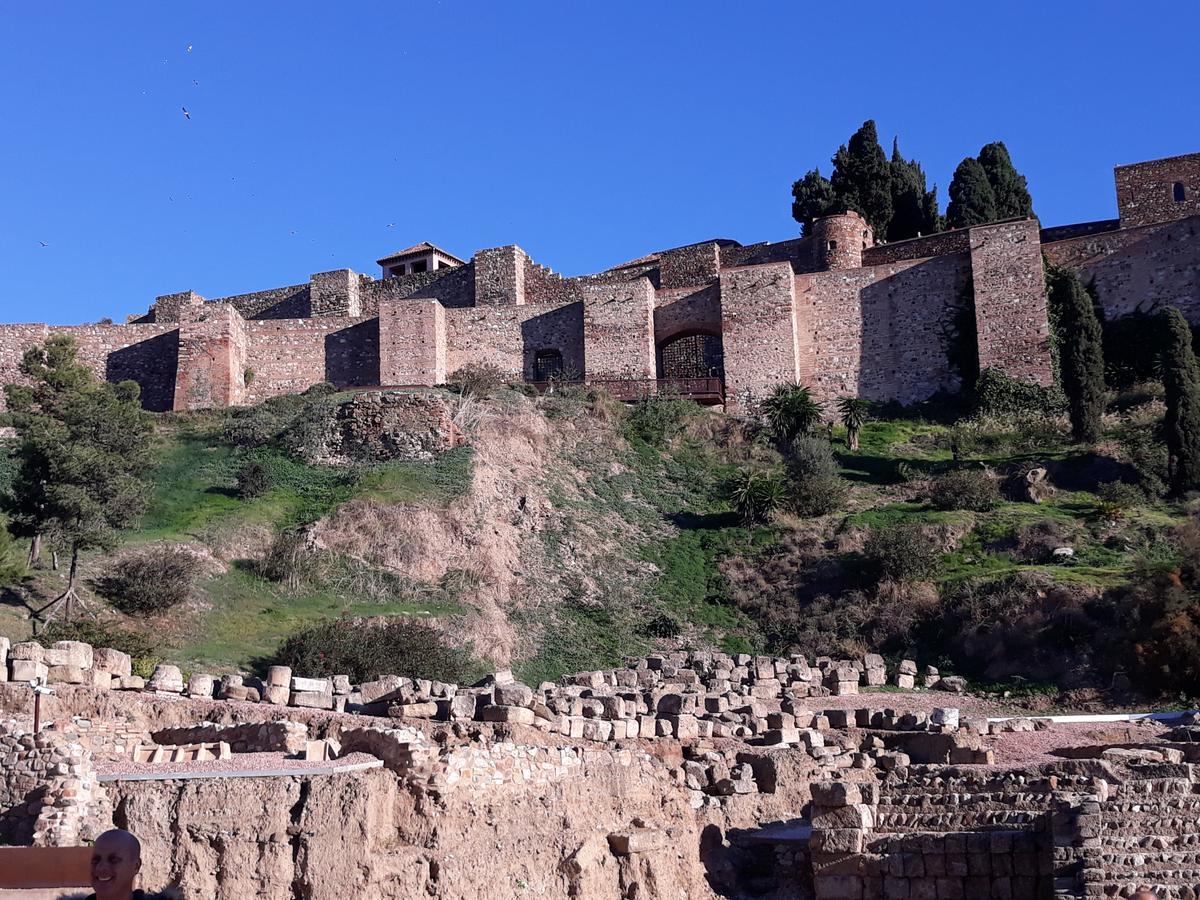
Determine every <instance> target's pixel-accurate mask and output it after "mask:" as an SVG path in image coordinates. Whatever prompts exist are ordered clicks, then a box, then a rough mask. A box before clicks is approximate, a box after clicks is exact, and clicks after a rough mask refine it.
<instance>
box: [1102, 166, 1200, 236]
mask: <svg viewBox="0 0 1200 900" xmlns="http://www.w3.org/2000/svg"><path fill="white" fill-rule="evenodd" d="M1114 177H1115V179H1116V182H1117V210H1118V212H1119V214H1120V216H1121V225H1122V227H1125V228H1130V227H1136V226H1138V225H1147V224H1149V223H1151V222H1169V221H1170V220H1172V219H1181V218H1184V217H1186V216H1195V215H1197V214H1200V153H1189V154H1187V155H1186V156H1172V157H1168V158H1167V159H1155V160H1151V161H1149V162H1141V163H1134V164H1133V165H1129V166H1117V168H1116V169H1115V170H1114ZM1177 185H1178V187H1176V186H1177ZM1180 194H1182V196H1180Z"/></svg>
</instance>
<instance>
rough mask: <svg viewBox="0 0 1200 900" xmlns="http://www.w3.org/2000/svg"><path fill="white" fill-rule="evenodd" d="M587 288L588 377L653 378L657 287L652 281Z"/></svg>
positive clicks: (585, 345) (585, 302)
mask: <svg viewBox="0 0 1200 900" xmlns="http://www.w3.org/2000/svg"><path fill="white" fill-rule="evenodd" d="M584 290H585V294H584V301H583V345H584V359H585V364H586V373H585V374H586V375H587V377H588V378H589V379H606V378H654V377H655V371H654V369H655V365H654V335H655V325H654V322H655V310H654V288H653V286H652V285H651V284H650V282H649V280H648V279H645V278H639V279H638V280H637V281H633V282H629V283H628V284H621V285H612V286H610V287H605V286H599V285H597V286H592V287H588V288H585V289H584ZM564 359H565V357H564Z"/></svg>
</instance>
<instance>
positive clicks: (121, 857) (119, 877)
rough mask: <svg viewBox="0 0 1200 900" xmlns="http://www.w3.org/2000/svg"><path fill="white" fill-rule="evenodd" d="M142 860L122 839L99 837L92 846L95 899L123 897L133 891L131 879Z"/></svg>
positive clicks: (104, 899)
mask: <svg viewBox="0 0 1200 900" xmlns="http://www.w3.org/2000/svg"><path fill="white" fill-rule="evenodd" d="M141 865H142V862H141V860H140V859H136V858H135V856H134V853H133V850H132V848H131V847H129V846H126V845H125V843H124V842H123V841H117V840H109V839H106V838H103V837H101V838H100V840H98V841H96V846H95V847H93V848H92V890H94V891H95V892H96V897H97V900H108V898H125V897H128V896H129V895H130V894H132V893H133V879H134V878H135V877H136V876H137V873H138V869H140V868H141Z"/></svg>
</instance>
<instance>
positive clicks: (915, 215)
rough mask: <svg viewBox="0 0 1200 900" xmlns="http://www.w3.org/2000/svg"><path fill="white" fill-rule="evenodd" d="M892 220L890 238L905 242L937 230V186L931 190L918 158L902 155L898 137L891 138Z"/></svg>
mask: <svg viewBox="0 0 1200 900" xmlns="http://www.w3.org/2000/svg"><path fill="white" fill-rule="evenodd" d="M889 165H890V168H891V175H892V210H893V212H892V220H891V222H890V223H888V230H887V234H886V235H884V236H885V237H886V238H887V239H888V240H889V241H902V240H904V239H905V238H912V237H916V236H917V235H921V234H933V233H934V232H936V231H937V230H938V219H939V218H940V217H939V216H938V209H937V188H934V189H933V190H932V191H931V190H928V189H927V187H926V184H925V170H924V169H922V168H921V164H920V163H919V162H917V161H916V160H915V159H905V158H904V157H903V156H901V155H900V141H899V139H893V140H892V160H891V163H890V164H889Z"/></svg>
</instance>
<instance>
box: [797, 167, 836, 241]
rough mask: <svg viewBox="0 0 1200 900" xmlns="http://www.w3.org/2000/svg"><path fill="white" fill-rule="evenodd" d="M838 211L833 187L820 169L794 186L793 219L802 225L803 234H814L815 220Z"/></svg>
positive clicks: (814, 170)
mask: <svg viewBox="0 0 1200 900" xmlns="http://www.w3.org/2000/svg"><path fill="white" fill-rule="evenodd" d="M836 211H839V210H838V209H837V201H836V198H835V197H834V195H833V185H831V184H830V183H829V179H828V178H825V177H824V176H823V175H822V174H821V170H820V169H813V170H812V171H811V172H808V173H807V174H806V175H805V176H804V177H803V178H801V179H800V180H799V181H797V182H795V183H794V184H793V185H792V218H793V219H795V220H796V221H797V222H799V223H800V226H801V234H804V235H806V236H807V235H809V234H811V233H812V223H813V219H818V218H820V217H821V216H827V215H829V214H830V213H831V212H836Z"/></svg>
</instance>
